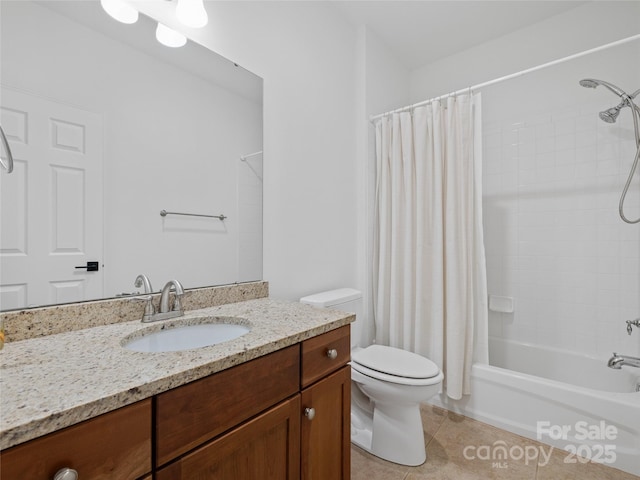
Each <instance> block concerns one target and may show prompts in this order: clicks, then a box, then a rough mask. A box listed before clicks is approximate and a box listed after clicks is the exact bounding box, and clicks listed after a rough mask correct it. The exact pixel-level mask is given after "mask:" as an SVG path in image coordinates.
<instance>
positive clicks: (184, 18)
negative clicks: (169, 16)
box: [176, 0, 209, 28]
mask: <svg viewBox="0 0 640 480" xmlns="http://www.w3.org/2000/svg"><path fill="white" fill-rule="evenodd" d="M176 16H177V17H178V20H180V23H182V24H183V25H186V26H187V27H191V28H201V27H204V26H205V25H206V24H207V22H208V21H209V17H208V16H207V11H206V10H205V8H204V0H178V5H177V6H176Z"/></svg>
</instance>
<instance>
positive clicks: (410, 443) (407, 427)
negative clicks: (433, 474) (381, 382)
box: [351, 404, 427, 467]
mask: <svg viewBox="0 0 640 480" xmlns="http://www.w3.org/2000/svg"><path fill="white" fill-rule="evenodd" d="M351 442H352V443H353V444H355V445H357V446H358V447H360V448H362V449H363V450H365V451H367V452H369V453H371V454H372V455H375V456H376V457H380V458H382V459H384V460H388V461H390V462H394V463H398V464H400V465H407V466H411V467H415V466H418V465H422V464H423V463H424V462H425V461H426V459H427V453H426V449H425V443H424V431H423V428H422V418H421V416H420V406H419V405H400V406H398V405H381V404H376V407H375V409H374V411H373V413H371V412H367V411H364V410H362V409H360V408H358V407H357V405H352V407H351Z"/></svg>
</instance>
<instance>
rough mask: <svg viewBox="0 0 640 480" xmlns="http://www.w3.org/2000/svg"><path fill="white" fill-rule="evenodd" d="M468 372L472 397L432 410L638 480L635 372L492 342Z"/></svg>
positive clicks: (441, 401)
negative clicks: (462, 417) (588, 460)
mask: <svg viewBox="0 0 640 480" xmlns="http://www.w3.org/2000/svg"><path fill="white" fill-rule="evenodd" d="M489 351H490V363H491V364H490V365H484V364H474V365H473V367H472V373H471V376H472V379H471V389H472V390H471V395H468V396H465V397H463V399H462V400H458V401H455V400H451V399H450V398H448V397H446V396H444V395H440V396H439V397H436V398H434V399H433V402H432V403H435V404H436V405H439V406H442V407H444V408H446V409H448V410H451V411H454V412H458V413H461V414H464V415H466V416H468V417H471V418H475V419H477V420H479V421H482V422H485V423H488V424H490V425H494V426H496V427H499V428H502V429H504V430H507V431H510V432H513V433H516V434H518V435H522V436H523V437H527V438H531V439H534V440H538V441H540V442H542V443H545V444H548V445H552V446H553V447H558V448H562V449H564V450H567V452H568V453H567V457H566V459H565V461H567V462H572V463H575V462H576V461H580V460H581V459H580V458H578V457H577V456H576V455H575V454H577V455H580V456H581V457H587V458H591V459H592V460H594V461H600V462H602V463H605V464H608V465H610V466H612V467H614V468H618V469H620V470H623V471H625V472H629V473H632V474H635V475H640V392H638V391H637V390H638V388H640V369H638V368H634V367H623V368H622V369H621V370H613V369H611V368H608V367H607V365H606V359H596V358H592V357H588V356H584V355H580V354H576V353H572V352H566V351H563V350H558V349H554V348H546V347H540V346H536V345H529V344H523V343H517V342H512V341H508V340H503V339H499V338H491V339H490V344H489Z"/></svg>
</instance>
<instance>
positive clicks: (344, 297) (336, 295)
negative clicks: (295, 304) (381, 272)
mask: <svg viewBox="0 0 640 480" xmlns="http://www.w3.org/2000/svg"><path fill="white" fill-rule="evenodd" d="M360 298H362V293H361V292H360V291H359V290H356V289H354V288H338V289H336V290H329V291H326V292H320V293H315V294H313V295H307V296H306V297H302V298H301V299H300V303H306V304H307V305H313V306H315V307H331V306H333V305H340V304H342V303H346V302H351V301H353V300H358V299H360Z"/></svg>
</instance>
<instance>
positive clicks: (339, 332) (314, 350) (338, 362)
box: [300, 325, 351, 387]
mask: <svg viewBox="0 0 640 480" xmlns="http://www.w3.org/2000/svg"><path fill="white" fill-rule="evenodd" d="M349 331H350V326H349V325H345V326H344V327H340V328H337V329H335V330H331V331H330V332H327V333H324V334H322V335H318V336H317V337H313V338H310V339H309V340H305V341H304V342H302V371H301V377H300V378H301V380H300V382H301V384H302V387H306V386H307V385H310V384H312V383H313V382H315V381H317V380H319V379H320V378H322V377H325V376H327V375H328V374H329V373H331V372H333V371H334V370H337V369H339V368H340V367H342V366H343V365H345V364H346V363H347V362H348V361H349V359H350V358H351V341H350V337H349ZM334 351H335V352H334Z"/></svg>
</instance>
